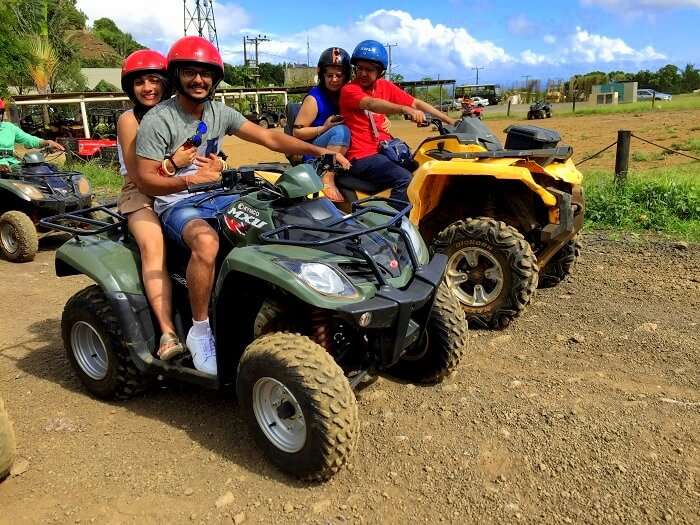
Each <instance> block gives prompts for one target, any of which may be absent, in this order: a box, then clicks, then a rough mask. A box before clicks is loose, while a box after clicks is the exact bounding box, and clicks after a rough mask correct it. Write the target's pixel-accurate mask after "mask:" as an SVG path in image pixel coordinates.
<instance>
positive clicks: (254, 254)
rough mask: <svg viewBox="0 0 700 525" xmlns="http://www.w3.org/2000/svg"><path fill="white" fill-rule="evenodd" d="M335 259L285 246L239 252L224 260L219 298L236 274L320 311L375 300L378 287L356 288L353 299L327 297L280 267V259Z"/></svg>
mask: <svg viewBox="0 0 700 525" xmlns="http://www.w3.org/2000/svg"><path fill="white" fill-rule="evenodd" d="M332 257H333V256H332V255H330V254H328V253H327V252H321V251H318V250H313V249H310V248H302V247H296V246H294V247H292V246H281V245H275V244H270V245H266V246H246V247H241V248H235V249H234V250H232V251H231V253H229V255H228V256H227V257H226V259H225V260H224V262H223V264H222V266H221V271H220V272H219V276H218V279H217V282H216V292H215V296H216V297H218V296H219V294H220V292H221V290H222V289H223V287H224V284H225V283H226V280H227V278H228V277H229V275H231V274H232V273H237V274H245V275H248V276H251V277H255V278H256V279H259V280H260V281H262V282H264V283H269V284H271V285H273V286H277V287H279V288H281V289H283V290H285V291H287V292H289V293H290V294H292V295H294V296H296V297H298V298H299V299H300V300H301V301H302V302H304V303H307V304H310V305H313V306H315V307H317V308H322V309H328V310H336V309H338V308H339V307H340V306H343V305H347V304H352V303H357V302H359V301H363V300H366V299H369V298H371V297H373V296H374V292H375V290H374V286H373V285H372V286H370V287H356V289H357V293H356V294H355V295H353V296H349V297H340V296H334V295H323V294H321V293H319V292H317V291H316V290H314V289H313V288H311V287H309V286H308V285H306V284H305V283H304V282H302V281H301V280H300V279H299V278H298V277H296V275H294V274H293V273H292V272H290V271H289V270H287V269H285V268H283V267H282V266H281V265H279V264H277V263H276V262H275V260H279V259H298V260H300V261H302V262H311V261H313V262H321V263H323V262H324V261H327V260H329V259H330V258H332Z"/></svg>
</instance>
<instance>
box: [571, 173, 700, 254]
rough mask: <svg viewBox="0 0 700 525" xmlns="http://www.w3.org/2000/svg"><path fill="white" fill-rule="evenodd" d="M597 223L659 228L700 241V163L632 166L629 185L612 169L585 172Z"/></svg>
mask: <svg viewBox="0 0 700 525" xmlns="http://www.w3.org/2000/svg"><path fill="white" fill-rule="evenodd" d="M584 188H585V191H586V223H587V225H588V226H589V227H592V228H603V229H614V230H628V231H630V230H631V231H655V232H660V233H666V234H670V235H673V236H680V237H683V238H685V239H687V240H689V241H694V242H700V163H697V162H694V163H690V164H683V165H680V166H675V167H670V168H656V169H652V170H645V171H633V172H630V173H629V174H628V176H627V182H626V184H625V185H624V186H617V185H616V184H615V183H614V180H613V175H612V173H610V172H600V171H595V172H590V173H587V174H586V175H585V177H584Z"/></svg>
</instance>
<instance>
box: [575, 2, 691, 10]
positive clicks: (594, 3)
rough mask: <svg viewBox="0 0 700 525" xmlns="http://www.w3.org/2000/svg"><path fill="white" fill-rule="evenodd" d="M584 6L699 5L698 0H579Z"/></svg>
mask: <svg viewBox="0 0 700 525" xmlns="http://www.w3.org/2000/svg"><path fill="white" fill-rule="evenodd" d="M581 3H582V4H583V5H585V6H591V5H597V6H601V7H605V8H607V9H610V10H613V11H625V10H633V11H637V12H639V11H642V10H644V9H674V8H678V7H700V0H581Z"/></svg>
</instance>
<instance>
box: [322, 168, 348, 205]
mask: <svg viewBox="0 0 700 525" xmlns="http://www.w3.org/2000/svg"><path fill="white" fill-rule="evenodd" d="M334 179H335V174H334V173H333V172H326V173H324V174H323V177H321V181H322V182H323V194H324V195H325V196H326V197H327V198H328V200H330V201H331V202H345V197H343V194H342V193H340V191H339V190H338V188H337V187H336V185H335V180H334Z"/></svg>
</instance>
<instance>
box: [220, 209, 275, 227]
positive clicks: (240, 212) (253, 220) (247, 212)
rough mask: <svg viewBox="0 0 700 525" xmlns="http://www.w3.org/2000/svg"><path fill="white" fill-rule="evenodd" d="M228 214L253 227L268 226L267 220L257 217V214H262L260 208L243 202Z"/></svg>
mask: <svg viewBox="0 0 700 525" xmlns="http://www.w3.org/2000/svg"><path fill="white" fill-rule="evenodd" d="M226 215H228V216H229V217H233V218H234V219H237V220H239V221H241V222H244V223H245V224H249V225H250V226H252V227H253V228H258V229H261V228H264V227H265V226H267V222H265V221H263V220H261V219H258V218H257V216H258V215H260V212H259V211H258V210H256V209H255V208H252V207H250V206H248V205H247V204H244V203H242V202H241V203H238V204H236V205H235V206H234V207H233V208H232V209H231V210H229V211H228V212H227V213H226Z"/></svg>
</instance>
